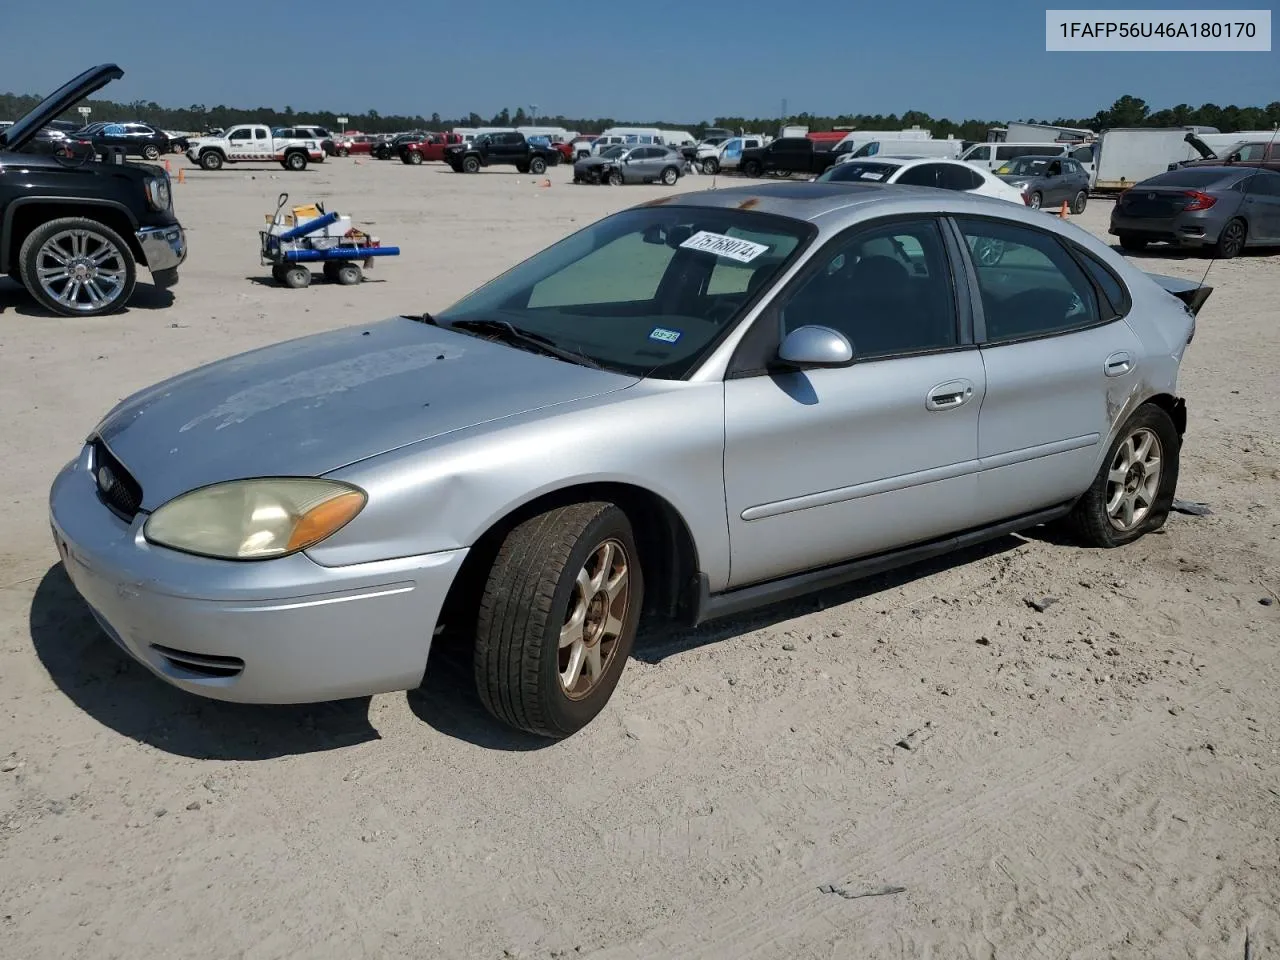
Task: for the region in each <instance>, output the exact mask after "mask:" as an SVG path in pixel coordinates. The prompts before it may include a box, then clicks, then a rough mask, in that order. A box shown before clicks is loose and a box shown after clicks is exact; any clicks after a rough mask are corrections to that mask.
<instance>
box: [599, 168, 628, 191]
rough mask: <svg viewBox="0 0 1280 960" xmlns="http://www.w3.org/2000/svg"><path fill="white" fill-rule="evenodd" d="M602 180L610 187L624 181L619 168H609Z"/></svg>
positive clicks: (619, 184)
mask: <svg viewBox="0 0 1280 960" xmlns="http://www.w3.org/2000/svg"><path fill="white" fill-rule="evenodd" d="M604 182H605V183H607V184H609V186H611V187H620V186H622V184H623V183H625V182H626V181H625V179H624V178H623V176H622V171H621V170H610V171H609V175H608V176H607V177H605V178H604Z"/></svg>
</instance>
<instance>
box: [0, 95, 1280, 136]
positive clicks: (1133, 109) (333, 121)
mask: <svg viewBox="0 0 1280 960" xmlns="http://www.w3.org/2000/svg"><path fill="white" fill-rule="evenodd" d="M40 99H41V98H40V97H37V96H29V95H26V96H24V95H19V94H12V93H6V94H0V120H16V119H17V118H18V117H20V116H22V115H23V114H24V113H26V112H27V111H28V110H30V109H31V108H32V107H34V106H35V105H36V104H37V103H38V102H39V101H40ZM83 106H87V107H89V108H90V109H91V110H92V114H91V115H90V120H119V121H132V120H137V121H141V122H143V123H150V124H154V125H155V126H158V127H161V128H163V129H165V130H180V131H189V132H203V131H206V130H212V129H215V128H218V127H222V128H225V127H229V126H232V125H233V124H237V123H264V124H268V125H269V126H282V127H283V126H293V125H295V124H315V125H319V126H322V127H328V128H331V129H334V130H336V129H338V127H339V124H338V117H339V116H343V115H345V116H346V117H347V121H348V122H347V129H348V130H360V131H363V132H365V133H395V132H398V131H403V130H447V129H450V128H452V127H485V126H492V127H506V126H525V125H533V124H537V125H540V126H555V127H564V128H565V129H567V130H576V131H579V132H581V133H599V132H600V131H602V130H605V129H607V128H609V127H613V126H636V127H660V128H663V129H674V130H688V131H690V132H691V133H693V134H695V135H700V134H701V133H702V132H703V131H704V130H706V129H707V128H708V127H725V128H728V129H731V130H746V131H752V132H756V133H773V132H776V131H777V129H778V128H779V126H781V125H782V124H784V123H786V124H801V125H804V126H807V127H808V128H809V129H810V130H815V131H817V130H835V129H838V128H841V127H846V128H852V129H860V130H897V129H901V128H905V127H911V126H916V125H918V126H921V127H924V128H925V129H928V130H931V131H932V132H933V136H935V137H937V138H940V139H942V138H946V137H947V136H954V137H955V138H956V139H958V140H986V139H987V131H988V130H989V129H990V128H991V127H994V126H1002V125H1003V123H1001V122H998V121H990V120H958V121H957V120H948V119H947V118H945V117H931V116H930V115H929V114H927V113H922V112H920V111H916V110H908V111H907V112H906V113H904V114H902V115H901V116H899V115H897V114H893V113H889V114H879V113H877V114H865V113H863V114H852V113H851V114H843V115H841V116H838V117H832V116H817V115H815V114H811V113H801V114H796V115H794V116H789V117H786V118H780V117H716V118H715V119H714V120H712V121H710V122H708V123H695V124H689V123H687V122H676V121H669V120H644V121H634V120H625V121H624V120H615V119H614V118H612V117H595V118H586V117H564V116H537V117H534V116H531V115H530V114H528V113H526V112H525V109H524V108H523V107H518V108H517V109H516V110H515V111H514V112H512V111H511V110H509V109H506V108H504V109H502V110H500V111H499V112H498V113H496V114H494V115H493V116H491V117H484V116H481V115H480V114H478V113H470V114H468V115H467V116H465V117H457V118H445V117H441V115H440V114H439V113H433V114H431V115H430V116H424V115H421V114H418V115H414V116H405V115H401V114H386V115H384V114H381V113H379V112H378V111H376V110H367V111H365V112H363V113H353V112H348V113H346V114H339V113H335V112H332V111H323V110H322V111H307V110H302V111H295V110H294V109H293V107H288V106H286V107H285V108H284V109H283V110H278V109H276V108H274V107H248V108H246V107H228V106H225V105H223V104H218V105H217V106H213V107H209V106H206V105H205V104H202V103H193V104H191V105H190V106H189V107H162V106H160V104H158V103H156V102H155V101H143V100H135V101H133V102H131V103H117V102H115V101H112V100H87V101H85V102H84V103H83ZM62 119H66V120H72V121H76V120H79V114H78V113H77V112H76V110H75V108H72V109H70V110H68V111H67V112H66V113H65V114H64V115H63V117H62ZM1020 122H1029V123H1052V124H1054V125H1056V126H1066V127H1081V128H1085V129H1091V130H1098V131H1101V130H1104V129H1106V128H1108V127H1177V126H1187V125H1191V124H1199V125H1203V126H1210V127H1217V128H1218V129H1219V130H1221V131H1222V132H1223V133H1234V132H1236V131H1238V130H1266V129H1271V128H1274V127H1275V126H1277V125H1280V101H1275V102H1272V103H1269V104H1267V106H1265V107H1237V106H1235V105H1231V106H1226V107H1221V106H1218V105H1217V104H1214V103H1206V104H1202V105H1201V106H1199V107H1192V106H1190V105H1189V104H1185V103H1180V104H1178V105H1177V106H1175V107H1170V108H1167V109H1164V110H1155V111H1153V110H1152V109H1151V108H1150V107H1149V106H1148V104H1147V102H1146V101H1145V100H1143V99H1141V98H1140V97H1134V96H1130V95H1128V94H1126V95H1125V96H1123V97H1121V98H1120V99H1118V100H1117V101H1116V102H1115V103H1113V104H1112V105H1111V107H1110V108H1109V109H1106V110H1099V111H1098V112H1097V113H1095V114H1094V115H1093V116H1091V117H1075V118H1067V117H1058V118H1056V119H1054V120H1048V119H1041V120H1031V119H1028V120H1026V121H1020Z"/></svg>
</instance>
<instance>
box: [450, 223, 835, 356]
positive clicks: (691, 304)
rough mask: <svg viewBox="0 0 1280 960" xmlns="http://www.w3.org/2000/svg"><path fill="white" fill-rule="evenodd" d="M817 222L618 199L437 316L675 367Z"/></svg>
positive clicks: (711, 339)
mask: <svg viewBox="0 0 1280 960" xmlns="http://www.w3.org/2000/svg"><path fill="white" fill-rule="evenodd" d="M815 233H816V231H815V229H814V228H813V226H812V225H811V224H808V223H805V222H804V221H800V220H792V219H789V218H786V217H778V216H773V215H770V214H762V213H754V212H748V211H742V210H726V209H720V208H704V207H680V206H662V207H644V208H638V209H633V210H626V211H623V212H622V213H618V214H615V215H613V216H611V217H608V218H606V219H604V220H601V221H599V222H598V223H595V224H593V225H592V226H590V227H587V228H586V229H584V230H581V231H579V232H578V233H575V234H573V235H572V236H570V237H567V238H566V239H564V240H561V241H560V242H559V243H557V244H555V245H554V246H551V247H548V248H547V249H546V250H543V251H542V252H541V253H539V254H537V255H535V256H533V257H532V258H530V259H528V260H526V261H524V262H523V263H521V264H519V265H518V266H516V267H514V268H513V269H511V270H509V271H507V272H506V273H505V274H503V275H502V276H500V277H498V278H497V279H496V280H493V281H491V282H489V283H488V284H486V285H485V286H483V287H481V288H480V289H479V290H477V291H475V292H474V293H472V294H470V295H469V296H467V297H465V298H463V299H462V300H460V301H459V302H458V303H456V304H454V305H453V306H452V307H450V308H449V309H448V310H445V311H444V312H443V313H441V314H439V315H438V316H437V317H436V318H435V319H436V321H437V322H438V323H441V324H442V325H445V326H448V325H451V324H454V323H458V322H459V321H468V320H469V321H501V322H505V323H508V324H510V325H512V326H514V327H516V328H517V329H518V330H520V331H522V332H524V333H526V334H530V335H532V336H533V337H535V338H545V339H546V340H548V341H550V343H552V344H554V346H556V347H558V348H559V349H560V350H563V351H568V352H571V353H573V354H577V355H580V356H583V357H584V358H586V359H587V360H588V361H589V362H591V363H593V364H598V365H599V366H602V367H605V368H606V369H610V370H616V371H619V372H623V373H627V374H631V375H634V376H653V377H657V378H659V379H679V378H681V377H683V376H685V375H686V374H688V373H689V371H691V370H692V369H693V368H694V367H696V366H697V365H698V363H699V362H700V361H701V360H702V359H703V357H705V356H706V354H707V352H708V351H709V350H710V349H711V348H712V347H713V346H714V344H715V343H717V342H718V341H719V339H720V337H721V336H723V335H724V334H725V333H726V332H727V331H728V330H730V329H731V328H732V327H733V325H734V323H735V322H736V320H737V318H738V317H739V316H740V314H741V313H742V310H743V308H744V307H745V306H746V305H747V303H748V301H751V300H753V298H754V297H755V296H756V295H757V294H759V293H760V292H762V291H763V290H764V289H765V288H766V287H767V286H768V285H769V284H770V283H771V282H772V281H773V280H774V279H775V278H776V277H777V276H778V273H779V271H780V270H781V268H782V267H783V266H784V265H785V264H787V263H789V262H790V261H791V259H792V258H793V257H795V256H796V255H798V253H799V252H800V250H801V249H802V248H803V247H804V246H805V245H806V244H807V243H808V242H809V241H810V240H811V239H812V237H813V236H814V234H815Z"/></svg>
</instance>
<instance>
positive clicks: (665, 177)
mask: <svg viewBox="0 0 1280 960" xmlns="http://www.w3.org/2000/svg"><path fill="white" fill-rule="evenodd" d="M679 179H680V171H679V170H677V169H676V168H675V167H667V169H665V170H663V171H662V182H663V183H664V184H666V185H667V186H668V187H674V186H675V185H676V181H678V180H679Z"/></svg>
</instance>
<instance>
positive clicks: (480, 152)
mask: <svg viewBox="0 0 1280 960" xmlns="http://www.w3.org/2000/svg"><path fill="white" fill-rule="evenodd" d="M444 162H445V163H447V164H449V166H451V167H453V172H454V173H479V172H480V168H481V167H491V166H493V165H495V164H507V165H509V166H513V167H515V168H516V169H517V170H519V171H520V172H521V173H532V174H535V175H539V174H542V173H543V172H544V171H545V170H546V169H547V167H554V166H555V165H556V164H557V163H559V162H560V151H559V150H557V149H556V148H555V147H553V146H551V145H550V144H540V143H530V142H529V141H528V140H526V139H525V138H524V134H523V133H516V132H515V131H514V130H513V131H511V132H508V133H482V134H480V136H478V137H476V138H475V139H474V140H472V141H471V142H470V143H455V144H450V145H449V146H447V147H445V148H444Z"/></svg>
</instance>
